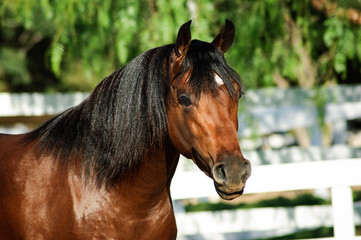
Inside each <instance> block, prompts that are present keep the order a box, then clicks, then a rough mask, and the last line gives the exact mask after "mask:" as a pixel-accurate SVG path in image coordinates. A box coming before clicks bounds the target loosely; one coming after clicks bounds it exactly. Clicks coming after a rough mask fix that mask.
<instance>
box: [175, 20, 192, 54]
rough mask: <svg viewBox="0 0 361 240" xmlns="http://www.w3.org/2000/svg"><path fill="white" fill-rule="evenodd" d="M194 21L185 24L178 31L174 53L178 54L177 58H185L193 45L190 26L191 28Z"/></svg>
mask: <svg viewBox="0 0 361 240" xmlns="http://www.w3.org/2000/svg"><path fill="white" fill-rule="evenodd" d="M191 23H192V20H190V21H188V22H186V23H184V24H183V25H182V26H181V27H180V28H179V31H178V35H177V41H176V44H175V46H174V52H175V54H176V56H177V57H178V58H179V57H182V56H185V54H186V53H187V51H188V49H189V46H190V45H191V39H192V37H191V30H190V26H191Z"/></svg>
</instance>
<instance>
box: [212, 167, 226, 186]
mask: <svg viewBox="0 0 361 240" xmlns="http://www.w3.org/2000/svg"><path fill="white" fill-rule="evenodd" d="M213 177H214V179H215V180H216V181H217V182H223V181H224V180H226V179H227V174H226V170H225V166H224V164H219V165H216V166H214V168H213Z"/></svg>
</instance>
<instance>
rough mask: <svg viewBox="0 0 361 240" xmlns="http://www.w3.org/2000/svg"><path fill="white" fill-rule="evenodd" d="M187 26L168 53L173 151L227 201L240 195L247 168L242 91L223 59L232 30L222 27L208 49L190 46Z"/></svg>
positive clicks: (202, 45)
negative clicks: (240, 106)
mask: <svg viewBox="0 0 361 240" xmlns="http://www.w3.org/2000/svg"><path fill="white" fill-rule="evenodd" d="M190 24H191V22H190V21H189V22H187V23H185V24H184V25H182V26H181V28H180V29H179V32H178V35H177V40H176V44H175V45H174V48H173V50H172V52H171V55H170V58H169V63H168V65H167V66H168V68H169V69H168V70H169V81H170V84H169V94H168V96H167V98H168V101H167V102H168V103H169V104H168V106H167V116H168V131H169V136H170V139H171V141H172V143H173V145H174V146H175V148H176V149H177V150H178V151H179V152H180V153H181V154H183V155H184V156H186V157H187V158H191V159H192V160H193V161H194V162H195V164H196V165H197V166H198V167H199V168H200V169H201V170H202V171H203V172H204V173H205V174H206V175H208V176H209V177H211V178H212V179H213V180H214V185H215V188H216V191H217V193H218V194H219V196H220V197H222V198H223V199H227V200H231V199H234V198H236V197H238V196H240V195H241V194H242V193H243V189H244V187H245V183H246V180H247V179H248V177H249V176H250V172H251V166H250V162H249V161H248V160H247V159H245V158H244V156H243V155H242V152H241V149H240V146H239V141H238V135H237V129H238V119H237V112H238V100H239V98H240V96H241V95H242V86H241V83H240V82H239V81H240V80H239V77H238V74H236V73H235V72H234V71H233V70H232V69H231V68H230V67H229V66H228V65H227V64H226V61H225V59H224V54H225V53H226V52H227V51H228V49H229V48H230V46H231V45H232V42H233V38H234V25H233V24H232V23H231V22H230V21H228V20H227V21H226V25H225V27H224V28H223V30H222V31H221V32H220V33H219V34H218V35H217V37H216V38H215V39H214V40H213V42H212V43H207V42H202V41H199V40H191V33H190Z"/></svg>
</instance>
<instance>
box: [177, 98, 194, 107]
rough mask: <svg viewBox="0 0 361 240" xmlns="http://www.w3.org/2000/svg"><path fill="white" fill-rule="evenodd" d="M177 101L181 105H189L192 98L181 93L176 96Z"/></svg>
mask: <svg viewBox="0 0 361 240" xmlns="http://www.w3.org/2000/svg"><path fill="white" fill-rule="evenodd" d="M178 103H179V104H180V105H182V106H185V107H189V106H190V105H191V104H192V100H191V99H190V98H189V97H188V96H186V95H181V96H180V97H179V98H178Z"/></svg>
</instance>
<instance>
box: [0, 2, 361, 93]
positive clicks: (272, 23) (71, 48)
mask: <svg viewBox="0 0 361 240" xmlns="http://www.w3.org/2000/svg"><path fill="white" fill-rule="evenodd" d="M328 1H335V0H328ZM336 2H337V3H339V5H338V9H337V10H336V11H334V13H330V14H324V13H322V12H318V11H317V10H315V9H313V8H312V4H311V1H310V0H306V1H290V0H281V1H275V0H257V1H253V0H252V1H251V0H242V1H236V0H215V1H213V0H212V1H211V0H177V1H176V0H172V1H167V0H129V1H115V0H92V1H88V0H76V1H75V0H63V1H53V0H39V1H28V0H15V1H14V0H3V1H2V4H1V5H0V35H1V36H2V37H1V38H0V50H1V51H5V52H6V51H18V52H22V53H21V54H20V53H19V54H20V55H22V56H23V57H22V60H19V64H18V68H19V69H18V70H15V71H16V72H18V73H17V74H15V75H16V76H17V77H15V75H14V69H12V70H11V69H9V67H8V66H5V65H6V63H5V65H0V78H1V80H2V81H3V80H4V79H5V81H6V84H0V86H11V85H12V84H13V83H14V84H16V82H19V81H20V82H24V83H28V84H32V83H33V84H34V80H32V79H33V78H34V77H35V75H34V74H33V73H31V71H30V70H29V69H28V68H29V67H28V65H27V63H26V62H27V61H33V60H31V59H29V57H28V56H27V51H29V50H30V49H31V48H32V47H33V46H34V44H35V43H37V42H39V41H41V40H43V39H50V43H49V45H48V46H47V47H46V49H45V51H44V52H45V57H44V59H45V60H44V62H42V63H39V64H43V65H44V67H43V68H44V69H48V70H50V71H52V73H53V75H54V76H53V77H55V78H56V80H54V81H53V82H54V83H56V84H55V85H54V88H58V89H59V90H71V89H72V88H73V87H72V86H73V85H74V84H73V83H72V80H71V79H74V78H73V77H71V76H74V75H76V76H77V77H80V78H81V79H77V81H79V83H76V84H75V85H76V86H79V87H80V89H81V86H82V85H83V86H87V87H85V89H87V90H90V89H88V88H91V87H92V86H94V85H95V84H96V83H97V82H98V81H99V80H100V79H102V78H103V77H104V76H106V75H108V74H109V73H110V72H112V71H113V70H115V69H117V68H119V67H121V66H123V65H125V64H126V63H127V62H129V61H130V60H131V59H132V58H134V57H135V56H137V55H138V54H140V53H141V52H143V51H145V50H147V49H150V48H153V47H157V46H160V45H164V44H168V43H172V42H174V39H175V36H176V33H177V30H178V28H179V26H180V25H181V24H182V23H184V22H186V21H187V20H189V19H193V24H192V35H193V37H195V38H198V39H202V40H206V41H211V40H212V39H213V37H214V36H215V34H217V33H218V31H219V29H220V27H221V26H222V25H223V24H224V20H225V19H226V18H228V19H230V20H232V21H233V22H234V24H235V25H236V38H235V41H234V46H233V47H232V49H231V51H230V52H229V53H227V56H226V57H227V59H228V61H229V63H230V65H231V66H233V67H234V68H235V69H236V71H237V72H239V73H240V75H241V76H242V78H243V79H244V81H245V85H246V86H247V87H248V88H256V87H266V86H275V85H277V84H278V83H277V81H276V79H275V75H277V76H281V77H282V78H283V79H284V81H286V82H287V83H288V84H289V85H291V86H305V87H313V86H317V85H322V84H324V83H325V82H328V81H335V80H336V81H339V82H347V81H349V80H350V79H353V78H357V77H360V76H361V72H360V67H359V66H360V63H361V40H360V39H361V27H360V26H359V25H356V24H353V23H350V21H349V20H348V19H347V17H343V16H340V14H338V12H340V11H341V10H342V11H345V9H347V8H350V7H352V8H355V9H358V10H360V9H361V7H360V1H359V0H357V1H351V0H349V1H336ZM9 33H11V34H9ZM24 36H25V37H24ZM19 54H16V56H19ZM0 57H1V58H2V59H0V61H1V62H6V56H4V55H3V54H2V55H1V56H0ZM14 60H15V59H14ZM20 65H21V66H20ZM73 65H76V67H73ZM350 68H352V69H351V70H350ZM75 70H76V71H77V72H73V71H75ZM20 73H21V74H20ZM355 74H356V76H355ZM5 75H7V76H8V75H12V76H13V77H12V78H9V77H4V76H5ZM29 75H31V76H29ZM9 79H13V80H9ZM14 79H17V80H14ZM14 81H15V82H14ZM29 81H30V82H29ZM82 81H83V83H84V84H81V82H82ZM75 85H74V87H75V89H79V87H76V86H75ZM9 89H11V88H9ZM19 90H21V88H20V89H19ZM45 90H46V89H45V88H44V91H45ZM83 90H84V89H83Z"/></svg>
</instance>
